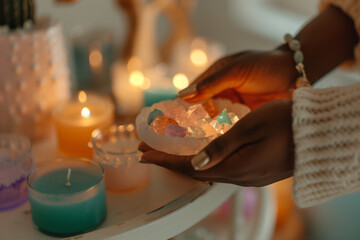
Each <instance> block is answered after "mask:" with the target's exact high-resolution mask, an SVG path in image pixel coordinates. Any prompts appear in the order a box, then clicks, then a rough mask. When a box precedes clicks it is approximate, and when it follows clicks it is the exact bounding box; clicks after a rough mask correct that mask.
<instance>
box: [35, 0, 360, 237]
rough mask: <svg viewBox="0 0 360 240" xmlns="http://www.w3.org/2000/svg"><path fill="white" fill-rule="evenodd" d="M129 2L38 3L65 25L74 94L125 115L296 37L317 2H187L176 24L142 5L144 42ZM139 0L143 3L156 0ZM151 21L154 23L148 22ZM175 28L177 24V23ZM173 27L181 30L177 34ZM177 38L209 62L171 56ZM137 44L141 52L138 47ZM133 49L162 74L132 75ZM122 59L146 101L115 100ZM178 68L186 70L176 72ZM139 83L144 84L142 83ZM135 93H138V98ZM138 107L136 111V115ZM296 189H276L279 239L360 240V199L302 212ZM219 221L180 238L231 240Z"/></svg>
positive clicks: (349, 80) (349, 76) (332, 80)
mask: <svg viewBox="0 0 360 240" xmlns="http://www.w3.org/2000/svg"><path fill="white" fill-rule="evenodd" d="M123 2H124V1H121V0H120V1H116V0H102V1H99V0H86V1H85V0H82V1H77V2H74V3H59V2H56V1H52V0H45V1H44V0H42V1H40V0H36V1H35V3H36V14H37V16H38V17H42V16H50V17H51V19H52V20H56V21H59V22H60V24H61V26H62V29H63V34H64V41H65V46H66V51H67V58H68V63H69V67H70V82H71V91H72V92H76V91H78V90H83V89H85V90H96V91H97V92H102V93H104V94H112V95H113V98H114V99H115V100H114V101H115V102H116V103H117V106H116V107H117V113H118V115H119V116H127V115H133V114H136V113H137V112H138V109H140V108H141V107H143V106H144V105H149V104H150V105H151V104H152V103H153V101H157V100H161V99H165V98H166V97H169V96H173V95H174V94H176V91H177V90H179V89H182V88H184V87H186V86H187V84H188V82H191V80H192V79H193V78H194V77H195V76H196V75H197V74H198V73H200V72H201V71H202V70H204V69H205V66H208V65H209V64H210V63H211V62H212V61H214V60H215V59H216V58H218V57H220V56H223V55H226V54H231V53H234V52H239V51H242V50H247V49H259V50H262V49H264V50H266V49H271V48H274V47H276V46H277V45H279V44H282V43H283V35H284V34H285V33H292V34H296V32H297V31H298V30H299V29H300V28H301V26H302V25H304V24H305V23H306V22H307V21H309V19H310V18H311V17H313V16H314V15H315V14H316V12H317V3H318V2H317V1H316V0H302V1H298V0H222V1H219V0H198V1H184V2H188V5H187V6H186V8H185V7H184V10H183V11H184V12H183V15H182V17H181V16H180V17H174V19H172V21H169V20H168V18H169V16H170V18H171V16H175V14H177V12H176V11H174V10H173V9H170V10H169V11H168V16H166V15H165V14H162V13H158V12H156V11H153V12H151V11H150V13H149V12H147V10H146V9H145V8H144V9H143V12H142V14H143V15H144V16H145V17H144V18H145V20H144V18H140V17H139V16H137V17H135V18H136V19H135V20H136V21H139V22H140V23H142V22H141V21H144V22H145V24H144V25H143V26H145V27H144V28H143V29H142V28H141V29H140V30H142V31H143V32H142V33H141V34H140V36H141V37H139V35H137V36H136V39H135V40H134V39H131V36H132V35H131V34H132V33H131V31H132V30H133V28H132V27H131V26H132V25H131V24H132V23H131V21H134V16H133V15H131V7H129V6H127V5H126V4H123ZM125 2H126V1H125ZM140 2H141V3H142V4H143V5H144V6H145V5H146V4H148V3H149V2H151V1H140ZM122 4H123V5H122ZM160 8H161V6H160ZM171 11H174V12H171ZM173 13H174V14H173ZM154 15H156V17H154ZM149 19H150V20H152V21H153V22H151V21H148V20H149ZM136 21H135V22H136ZM139 22H137V23H138V24H139ZM174 23H176V25H172V24H174ZM139 25H141V24H139ZM175 26H177V28H176V27H175ZM172 30H175V33H174V32H172ZM176 33H179V34H180V33H181V34H183V35H182V36H187V35H191V37H192V38H191V41H192V43H191V44H192V45H194V44H195V45H196V44H198V46H200V47H197V48H196V49H198V48H199V49H201V47H202V46H203V45H205V46H207V48H203V49H206V50H204V52H205V54H206V56H207V58H206V60H207V61H208V62H206V64H203V66H201V67H199V68H196V66H200V65H201V64H197V63H196V61H198V60H199V59H200V60H201V59H202V58H201V56H203V55H201V54H200V58H199V59H198V60H196V61H195V62H193V63H194V65H196V66H195V67H194V66H192V67H189V66H187V65H186V64H187V63H184V62H181V61H180V62H179V59H181V58H182V55H181V54H183V52H184V51H181V50H184V49H187V47H186V46H187V45H186V46H185V47H184V46H183V47H182V48H180V50H179V49H176V48H175V47H173V48H172V50H173V51H172V53H173V54H172V55H171V56H169V51H166V50H167V48H166V47H168V46H169V45H168V44H170V43H171V41H170V43H169V36H173V37H174V38H175V39H176ZM129 37H130V38H129ZM199 39H200V40H199ZM170 40H171V39H170ZM137 41H138V42H140V43H138V42H137ZM134 45H135V48H134ZM136 46H140V47H138V48H136ZM151 46H162V48H160V47H158V48H156V49H153V48H152V47H151ZM189 46H190V45H189ZM139 48H140V50H139ZM141 48H144V50H141ZM134 49H135V50H134ZM168 49H169V48H168ZM192 50H194V49H192ZM131 51H133V52H134V51H135V52H136V51H140V53H139V54H140V55H141V54H143V55H142V57H141V60H142V62H141V63H140V64H142V69H145V68H146V67H148V66H154V67H153V69H155V70H156V71H155V70H154V72H146V69H145V70H143V72H140V73H138V72H136V73H137V75H136V74H135V75H134V76H133V75H132V73H134V71H132V70H131V68H134V69H135V70H138V68H139V67H138V66H137V64H139V63H138V62H137V59H132V58H131V55H132V54H129V52H131ZM192 53H193V52H191V53H190V54H192ZM133 55H136V54H133ZM155 55H156V56H155ZM131 60H132V61H131ZM200 60H199V61H200ZM119 62H120V63H119ZM121 62H123V64H127V68H128V71H129V72H128V73H127V72H126V71H125V72H126V74H129V76H128V75H126V78H127V77H129V78H130V81H131V82H132V83H134V84H135V85H141V86H142V87H143V88H142V90H144V91H145V94H144V95H141V99H142V100H141V103H139V104H137V101H138V99H135V98H134V99H130V100H129V96H125V98H124V96H123V95H121V94H119V95H117V93H118V92H121V89H124V88H126V89H127V87H128V86H123V85H121V84H120V85H118V84H117V82H116V79H117V78H118V77H119V78H121V79H123V78H124V75H123V74H124V70H122V69H123V68H122V65H121ZM154 62H155V64H154ZM130 63H131V64H130ZM200 63H201V61H200ZM117 64H118V65H117ZM147 64H148V65H147ZM134 66H135V67H134ZM174 66H175V67H174ZM178 66H185V67H183V68H177V67H178ZM193 67H194V69H192V68H193ZM189 69H192V70H189ZM178 73H185V75H186V78H187V81H188V82H186V81H185V80H184V81H180V80H179V84H178V85H176V84H175V82H176V81H175V80H174V77H175V75H176V74H178ZM139 74H140V75H139ZM146 74H147V75H146ZM139 76H140V77H139ZM146 76H153V78H152V79H151V81H152V82H151V88H153V89H151V88H150V85H147V86H145V85H146V81H147V77H146ZM164 76H165V77H164ZM181 76H182V75H181ZM163 77H164V78H166V79H167V78H170V79H173V83H174V85H175V87H176V89H175V90H176V91H175V92H174V90H173V88H174V87H173V86H170V87H167V86H164V84H163V82H161V81H160V80H159V79H160V78H163ZM149 78H150V77H149ZM114 79H115V80H114ZM139 79H140V80H139ZM338 79H341V81H339V80H338ZM358 79H359V76H358V75H357V73H354V72H343V71H341V70H335V71H334V72H332V73H331V74H328V75H327V76H326V77H325V78H324V79H323V80H322V81H320V82H319V83H317V86H316V87H319V88H321V87H329V86H339V85H347V84H353V83H356V82H358V81H359V80H358ZM132 80H134V81H132ZM138 80H139V81H140V82H141V83H139V84H138ZM156 81H160V83H156ZM170 82H171V81H170ZM159 86H160V87H162V88H161V92H162V93H163V92H164V89H167V90H166V91H165V92H167V93H168V95H167V96H162V95H161V96H159V95H157V94H155V93H154V92H156V89H155V88H154V87H159ZM117 88H119V89H120V90H118V91H115V92H116V93H114V89H117ZM169 89H170V90H169ZM151 90H152V91H151ZM136 94H137V92H136V91H135V90H134V92H133V94H132V96H134V95H136ZM125 95H126V94H125ZM143 98H144V99H145V100H144V99H143ZM129 106H130V110H129ZM132 109H135V111H134V112H131V110H132ZM119 119H121V117H119ZM291 187H292V182H291V179H290V180H286V181H283V182H280V183H278V184H275V185H274V186H273V189H274V192H275V195H276V198H277V219H276V229H275V232H274V236H273V239H287V240H288V239H320V240H322V239H326V240H331V239H359V236H360V227H359V226H358V224H359V223H360V205H359V204H358V203H359V201H360V194H352V195H348V196H344V197H340V198H337V199H335V200H333V201H330V202H328V203H325V204H322V205H320V206H316V207H313V208H310V209H305V210H300V209H297V208H296V206H295V204H294V203H293V201H292V198H291ZM225 204H226V203H225ZM224 209H225V210H224ZM217 211H220V213H221V212H223V211H228V209H227V208H226V205H223V206H222V207H221V208H220V209H218V210H217ZM220 216H221V214H220ZM219 219H220V220H221V218H220V217H219V214H213V215H212V216H209V218H207V219H205V220H204V221H202V222H200V223H199V224H198V225H196V226H194V227H193V228H192V229H189V230H188V231H187V232H186V233H183V235H180V236H179V237H178V238H177V239H228V238H227V237H228V235H226V233H224V232H227V231H228V229H227V225H226V224H222V225H221V224H219V221H220V220H219ZM222 220H223V219H222ZM222 220H221V221H222ZM199 229H200V230H201V231H200V230H199ZM199 231H200V232H201V233H202V235H201V236H200V237H199V236H197V235H196V234H198V232H199Z"/></svg>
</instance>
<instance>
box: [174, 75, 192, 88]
mask: <svg viewBox="0 0 360 240" xmlns="http://www.w3.org/2000/svg"><path fill="white" fill-rule="evenodd" d="M173 84H174V86H175V87H176V88H177V89H179V90H182V89H184V88H186V87H188V86H189V79H188V78H187V77H186V75H185V74H183V73H177V74H175V76H174V78H173Z"/></svg>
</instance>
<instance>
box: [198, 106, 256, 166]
mask: <svg viewBox="0 0 360 240" xmlns="http://www.w3.org/2000/svg"><path fill="white" fill-rule="evenodd" d="M254 118H255V119H254ZM257 120H258V119H256V116H255V115H254V114H252V112H250V113H249V114H248V115H246V116H245V117H244V118H242V119H240V120H239V121H238V122H237V123H236V124H235V125H234V126H233V127H232V128H231V129H230V130H229V131H228V132H227V133H226V134H224V135H222V136H220V137H218V138H216V139H215V140H214V141H212V142H211V143H210V144H209V145H208V146H206V147H205V149H203V150H202V151H201V152H200V153H199V154H197V155H196V156H194V157H193V159H192V161H191V163H192V165H193V167H194V169H195V170H198V171H203V170H207V169H210V168H212V167H214V166H216V165H217V164H219V163H221V162H222V161H223V160H224V159H226V158H227V157H228V156H230V155H231V154H232V153H233V152H234V151H236V150H237V149H239V148H242V147H245V146H247V145H249V144H251V143H254V142H256V141H257V140H258V134H256V133H257V132H258V131H257V130H258V128H257V127H256V122H257Z"/></svg>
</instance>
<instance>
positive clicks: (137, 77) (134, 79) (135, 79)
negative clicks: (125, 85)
mask: <svg viewBox="0 0 360 240" xmlns="http://www.w3.org/2000/svg"><path fill="white" fill-rule="evenodd" d="M129 80H130V83H131V84H132V85H134V86H136V87H141V86H142V85H143V83H144V80H145V78H144V75H143V74H142V72H140V71H134V72H132V73H131V74H130V77H129Z"/></svg>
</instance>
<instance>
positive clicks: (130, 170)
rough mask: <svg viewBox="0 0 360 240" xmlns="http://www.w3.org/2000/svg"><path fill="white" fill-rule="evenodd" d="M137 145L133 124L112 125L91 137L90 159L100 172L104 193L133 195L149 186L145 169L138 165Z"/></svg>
mask: <svg viewBox="0 0 360 240" xmlns="http://www.w3.org/2000/svg"><path fill="white" fill-rule="evenodd" d="M139 143H140V140H139V139H138V138H137V135H136V133H135V126H134V124H125V125H113V126H111V127H110V128H107V129H97V130H95V131H94V132H93V133H92V144H93V149H94V159H95V160H96V161H98V162H99V163H101V165H102V167H103V168H104V171H105V183H106V189H107V190H108V191H111V192H117V193H121V192H129V191H134V190H137V189H140V188H142V187H144V186H145V185H146V184H147V183H148V182H149V179H150V168H149V166H148V165H146V164H141V163H139V162H138V161H139V160H140V158H141V155H142V154H141V152H139V151H138V149H137V148H138V145H139Z"/></svg>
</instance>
